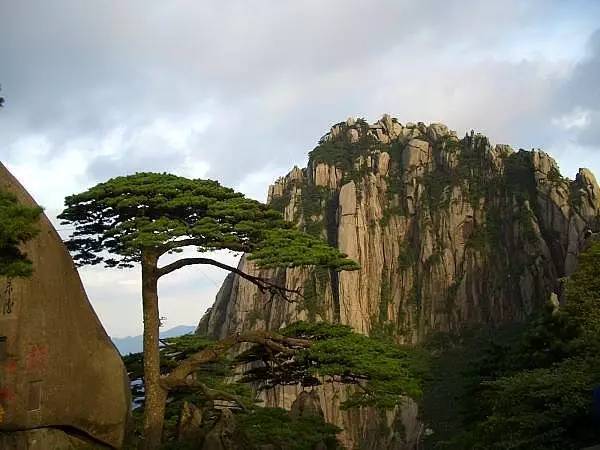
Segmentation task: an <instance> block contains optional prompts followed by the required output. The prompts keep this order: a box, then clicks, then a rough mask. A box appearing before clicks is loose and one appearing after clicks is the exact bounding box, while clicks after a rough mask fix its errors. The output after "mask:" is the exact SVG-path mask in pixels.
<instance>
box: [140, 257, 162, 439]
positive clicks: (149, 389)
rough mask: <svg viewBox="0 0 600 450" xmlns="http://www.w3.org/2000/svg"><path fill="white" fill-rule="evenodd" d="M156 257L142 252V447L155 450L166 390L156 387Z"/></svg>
mask: <svg viewBox="0 0 600 450" xmlns="http://www.w3.org/2000/svg"><path fill="white" fill-rule="evenodd" d="M157 265H158V256H157V255H156V254H153V253H150V252H144V253H143V255H142V300H143V310H144V390H145V391H144V395H145V406H144V437H143V443H142V449H144V450H157V449H158V448H159V447H160V444H161V438H162V429H163V422H164V416H165V403H166V400H167V392H166V390H164V389H163V388H162V387H161V386H160V353H159V341H158V338H159V327H160V316H159V311H158V274H157Z"/></svg>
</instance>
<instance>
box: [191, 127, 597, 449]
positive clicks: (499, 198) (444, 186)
mask: <svg viewBox="0 0 600 450" xmlns="http://www.w3.org/2000/svg"><path fill="white" fill-rule="evenodd" d="M269 202H270V203H271V205H272V206H273V207H275V208H277V209H279V210H280V211H282V212H283V214H284V215H285V217H286V219H288V220H291V221H294V222H295V223H297V224H298V225H299V226H300V227H301V228H303V229H304V230H306V231H308V232H310V233H315V234H319V235H322V236H323V237H324V238H326V239H327V240H328V241H329V242H330V243H331V244H332V245H336V246H337V247H338V248H339V249H340V250H342V251H343V252H345V253H347V254H348V255H349V256H350V257H352V258H353V259H355V260H356V261H358V262H359V263H360V265H361V270H360V271H355V272H342V273H336V272H328V271H323V270H319V269H289V270H280V271H258V270H257V269H256V268H255V267H254V266H253V265H252V263H251V262H250V261H248V260H247V259H245V258H242V260H241V262H240V268H241V269H242V270H245V271H249V272H251V273H254V274H260V275H262V276H270V277H273V278H276V279H278V280H280V281H281V282H284V283H285V284H286V286H287V287H289V288H298V287H300V288H303V289H304V298H303V299H301V300H300V301H299V302H298V303H287V302H276V301H273V302H269V301H265V300H266V299H265V298H263V296H262V295H261V294H260V292H258V291H257V290H256V289H255V288H254V286H252V285H250V284H249V283H247V282H245V281H243V280H241V279H240V278H238V277H236V276H232V275H230V276H228V277H227V279H226V280H225V283H224V284H223V286H222V288H221V290H220V291H219V294H218V296H217V299H216V301H215V304H214V305H213V307H212V308H211V310H210V311H209V312H207V314H206V315H205V316H204V317H203V318H202V320H201V322H200V324H199V327H198V332H201V333H208V334H210V335H213V336H216V337H223V336H225V335H227V334H229V333H231V332H235V331H240V330H244V329H251V328H258V327H267V328H271V329H277V328H279V327H280V326H283V325H285V324H289V323H291V322H294V321H297V320H329V321H339V322H341V323H344V324H348V325H351V326H352V327H354V328H355V329H356V330H358V331H360V332H363V333H369V334H380V335H381V334H385V335H387V336H390V337H393V338H394V339H396V341H397V342H399V343H416V342H419V341H421V340H422V339H423V338H424V337H426V336H427V335H428V334H429V333H430V332H432V331H455V330H459V329H461V328H462V327H464V326H465V325H467V324H474V323H490V324H498V323H507V322H514V321H520V320H523V319H524V318H526V317H527V316H528V315H529V314H530V313H531V312H533V311H534V310H535V309H536V307H538V306H539V305H541V304H543V303H544V302H546V301H547V300H548V299H549V298H550V297H551V296H552V295H554V296H555V297H558V298H559V299H560V297H561V281H560V279H561V278H562V277H564V276H567V275H569V274H570V273H571V272H572V271H573V270H574V267H575V264H576V258H577V255H578V253H579V251H580V249H581V248H582V245H583V243H584V240H585V236H586V234H587V233H589V232H595V231H598V229H599V227H600V220H599V211H600V190H599V188H598V184H597V183H596V180H595V179H594V176H593V175H592V174H591V173H590V172H589V171H588V170H586V169H580V171H579V173H578V174H577V175H576V177H575V180H569V179H567V178H564V177H563V176H562V175H561V174H560V172H559V170H558V167H557V165H556V163H555V161H554V160H553V159H552V158H551V157H550V156H548V155H547V154H546V153H544V152H542V151H538V150H535V151H524V150H519V151H513V149H511V148H510V147H509V146H507V145H491V144H490V143H489V141H488V139H487V138H486V137H485V136H482V135H480V134H475V133H473V132H471V133H469V134H468V135H466V136H465V137H464V138H462V139H459V137H458V136H457V135H456V133H454V132H452V131H451V130H449V129H448V128H447V127H446V126H445V125H442V124H431V125H428V126H427V125H425V124H424V123H422V122H419V123H417V124H414V123H407V124H405V125H402V124H400V123H399V122H398V121H397V120H396V119H393V118H391V117H389V116H387V115H386V116H384V117H383V118H382V119H381V120H379V121H377V122H376V123H374V124H368V123H367V122H365V121H363V120H353V119H349V120H348V121H346V122H341V123H339V124H336V125H334V126H333V127H332V128H331V131H330V132H329V133H327V134H326V135H325V136H323V138H321V140H320V142H319V145H318V146H317V147H316V148H315V149H314V150H313V151H312V152H311V153H310V157H309V163H308V166H307V167H306V168H305V169H299V168H294V169H293V170H292V171H291V172H290V173H289V174H288V175H287V176H285V177H283V178H280V179H278V180H277V181H276V182H275V184H274V185H273V186H271V187H270V188H269ZM325 391H326V389H325V388H323V389H322V390H321V394H320V395H322V396H323V398H322V405H321V406H322V408H323V410H324V413H325V416H326V419H327V420H328V421H330V422H333V423H335V424H337V425H339V426H341V427H342V428H344V429H345V431H344V442H345V443H346V445H347V446H348V447H349V448H354V447H355V446H357V445H358V442H363V443H364V442H365V441H369V440H370V439H371V438H370V437H369V436H368V434H369V430H368V429H369V424H368V423H367V420H370V419H372V417H370V418H369V419H361V418H357V417H356V415H360V414H367V416H368V415H369V414H371V413H366V412H364V411H361V412H360V413H357V414H355V415H354V416H353V415H352V414H353V413H350V412H341V411H340V410H339V408H338V406H339V398H340V397H343V393H341V394H340V393H335V394H334V393H327V394H325V393H324V392H325ZM286 392H288V394H286ZM338 394H339V395H338ZM266 395H267V396H268V397H269V399H270V401H269V404H273V405H277V406H285V407H288V408H289V407H290V405H291V402H292V401H293V400H294V398H295V397H294V393H292V392H291V388H290V387H286V388H285V389H281V390H280V391H278V392H271V393H267V394H266ZM288 396H291V399H289V398H288ZM336 405H337V406H336ZM410 411H411V407H408V408H407V407H405V408H402V410H401V411H398V412H397V414H396V413H395V415H394V414H392V415H391V416H390V417H386V418H385V420H383V421H382V423H383V424H384V425H388V426H390V427H391V426H392V425H393V423H394V422H398V420H400V419H402V417H404V416H403V415H406V414H411V412H410ZM390 414H391V413H390ZM413 416H414V417H413ZM399 418H400V419H399ZM401 422H402V420H401ZM410 424H412V425H410ZM407 425H408V426H407ZM370 426H371V427H372V426H373V424H371V425H370ZM401 428H403V429H404V434H405V435H410V436H411V439H408V440H406V439H405V440H404V444H402V445H403V446H393V445H392V444H389V442H387V441H386V442H385V443H382V442H379V443H375V444H373V446H372V447H369V448H381V449H385V448H413V447H411V445H413V444H412V443H411V442H415V439H416V440H418V435H419V434H420V432H421V425H420V424H419V423H418V421H417V420H416V412H414V411H413V415H412V416H411V417H404V418H403V426H402V427H401ZM415 436H416V437H415ZM409 441H410V442H409ZM361 448H364V446H363V447H361Z"/></svg>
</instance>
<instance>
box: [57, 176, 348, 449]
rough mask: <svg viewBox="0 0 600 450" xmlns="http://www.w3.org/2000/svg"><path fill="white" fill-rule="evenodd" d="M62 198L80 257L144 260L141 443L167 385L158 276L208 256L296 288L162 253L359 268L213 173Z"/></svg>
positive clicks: (160, 414)
mask: <svg viewBox="0 0 600 450" xmlns="http://www.w3.org/2000/svg"><path fill="white" fill-rule="evenodd" d="M65 206H66V208H65V210H64V211H63V212H62V214H61V215H60V216H59V218H60V219H62V220H63V223H64V224H71V225H73V226H74V227H75V230H74V232H73V235H72V237H71V239H70V240H69V241H68V243H67V246H68V247H69V249H70V250H71V251H73V252H74V258H75V260H76V262H77V263H78V264H80V265H86V264H100V263H104V264H105V265H106V266H107V267H120V268H124V267H132V266H133V265H135V264H140V265H141V269H142V301H143V316H144V379H145V395H146V402H145V405H146V406H145V416H144V438H145V440H144V447H145V448H146V449H152V450H153V449H156V448H158V446H159V445H160V440H161V432H162V428H163V421H164V411H165V402H166V398H167V393H168V386H167V385H166V384H165V382H164V380H163V381H162V382H161V376H160V362H159V359H160V358H159V331H158V330H159V326H160V320H159V318H160V315H159V308H158V280H159V279H160V278H162V277H164V276H166V275H168V274H170V273H172V272H174V271H176V270H178V269H180V268H183V267H186V266H191V265H198V264H205V265H206V264H207V265H212V266H216V267H219V268H221V269H224V270H227V271H230V272H233V273H236V274H237V275H238V276H240V277H242V278H244V279H245V280H247V281H249V282H251V283H253V284H255V285H256V286H258V288H259V289H260V290H261V291H263V292H267V293H270V294H271V298H275V297H281V298H283V299H286V300H288V301H289V300H290V299H291V298H292V297H293V296H294V295H296V294H299V291H298V290H296V289H289V288H286V287H284V286H280V285H278V284H277V283H274V282H273V281H271V280H269V279H266V278H262V277H257V276H253V275H251V274H248V273H245V272H243V271H241V270H239V269H238V268H236V267H232V266H229V265H227V264H223V263H221V262H219V261H217V260H215V259H212V258H208V257H184V258H180V259H177V260H175V261H174V262H171V263H169V264H166V265H163V266H159V258H160V257H161V256H163V255H166V254H177V253H180V252H181V251H182V250H183V249H184V248H190V247H195V248H196V249H197V251H198V252H199V253H206V252H209V251H213V250H223V249H225V250H230V251H234V252H247V253H252V256H251V257H250V258H251V259H252V260H253V261H254V262H255V263H256V264H257V265H258V266H259V267H265V268H268V267H296V266H304V265H319V266H325V267H328V268H330V269H335V270H345V269H356V268H357V265H356V263H354V262H353V261H351V260H349V259H347V258H345V255H342V254H340V253H339V252H338V251H337V250H336V249H334V248H332V247H330V246H329V245H327V244H326V243H325V242H323V241H321V240H320V239H317V238H314V237H311V236H309V235H306V234H304V233H301V232H299V231H297V230H295V229H294V228H293V227H292V225H291V224H289V223H287V222H285V221H283V219H282V217H281V215H280V214H279V213H278V212H276V211H274V210H272V209H270V208H269V207H267V206H266V205H264V204H262V203H260V202H257V201H255V200H251V199H247V198H245V197H244V196H243V195H242V194H240V193H238V192H235V191H234V190H232V189H229V188H226V187H223V186H221V185H220V184H219V183H217V182H216V181H211V180H191V179H187V178H183V177H179V176H175V175H170V174H165V173H163V174H158V173H137V174H135V175H130V176H124V177H117V178H113V179H111V180H108V181H107V182H105V183H100V184H98V185H96V186H94V187H92V188H90V189H89V190H87V191H85V192H83V193H80V194H77V195H72V196H69V197H67V198H66V199H65ZM262 339H264V338H262ZM176 370H178V369H176ZM176 370H175V371H174V372H176ZM172 378H175V377H172Z"/></svg>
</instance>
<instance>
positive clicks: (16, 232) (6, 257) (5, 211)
mask: <svg viewBox="0 0 600 450" xmlns="http://www.w3.org/2000/svg"><path fill="white" fill-rule="evenodd" d="M41 214H42V208H40V207H37V206H34V207H31V206H26V205H23V204H22V203H20V202H19V201H18V200H17V197H16V196H15V195H13V194H11V193H9V192H6V191H4V190H1V189H0V276H5V277H9V278H10V277H26V276H29V275H31V273H32V272H33V265H32V263H31V261H30V260H29V259H28V258H27V255H26V254H25V253H24V252H23V251H22V250H21V248H20V246H21V245H22V244H23V243H25V242H27V241H28V240H30V239H32V238H34V237H35V236H37V234H38V233H39V231H40V230H39V218H40V215H41Z"/></svg>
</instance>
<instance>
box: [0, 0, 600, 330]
mask: <svg viewBox="0 0 600 450" xmlns="http://www.w3.org/2000/svg"><path fill="white" fill-rule="evenodd" d="M0 17H1V18H2V24H1V25H0V83H2V89H3V90H2V92H3V95H4V97H5V98H6V107H5V108H4V109H3V110H2V111H1V112H0V136H1V140H0V160H1V161H2V162H3V163H5V164H6V165H7V166H8V167H9V168H10V169H11V170H12V171H13V172H14V174H15V175H16V176H17V177H18V178H19V179H20V180H21V181H22V182H23V184H24V185H25V186H26V187H27V188H28V189H29V190H30V192H31V193H32V194H33V195H34V196H35V197H36V199H37V200H38V201H39V202H40V203H41V204H42V205H44V206H45V207H46V209H47V212H48V213H49V215H51V216H52V215H55V214H56V213H57V212H58V211H59V210H60V209H61V206H62V202H63V198H64V197H65V195H67V194H71V193H75V192H78V191H80V190H82V189H84V188H86V187H89V186H91V185H93V184H94V183H97V182H99V181H104V180H106V179H107V178H109V177H112V176H116V175H122V174H125V173H131V172H135V171H141V170H156V171H169V172H173V173H177V174H181V175H185V176H190V177H208V178H215V179H218V180H220V181H221V182H222V183H224V184H227V185H230V186H233V187H235V188H237V189H239V190H242V191H243V192H245V193H247V194H248V195H249V196H251V197H254V198H257V199H261V200H264V198H265V193H266V189H267V185H268V184H269V183H270V182H271V181H272V180H273V179H274V178H276V177H277V176H279V175H282V174H284V173H286V172H287V171H288V170H289V169H290V168H291V167H292V166H293V165H295V164H296V165H301V166H302V165H304V164H305V162H306V158H307V156H306V155H307V152H308V151H309V150H311V149H312V148H313V147H314V145H315V143H316V141H317V140H318V139H319V137H320V136H322V135H323V134H324V133H325V132H326V131H327V130H328V128H329V126H330V125H331V124H332V123H335V122H339V121H341V120H344V119H345V118H346V117H348V116H355V117H365V118H367V119H368V120H370V121H373V120H376V119H377V118H379V117H380V116H381V115H382V114H383V113H384V112H388V113H390V114H392V115H393V116H395V117H397V118H398V119H399V120H400V121H401V122H406V121H424V122H444V123H446V124H448V125H449V127H450V128H452V129H455V130H457V131H458V132H459V133H464V132H465V131H467V130H470V129H475V130H477V131H480V132H483V133H485V134H487V135H488V136H489V137H490V138H491V140H492V141H493V142H497V143H508V144H511V145H513V146H515V147H523V148H527V149H530V148H532V147H536V148H538V147H539V148H542V149H544V150H545V151H547V152H548V153H550V154H552V155H553V156H554V157H555V158H556V159H557V160H558V162H559V164H560V166H561V168H562V170H563V173H564V174H565V175H567V176H570V177H573V176H574V174H575V173H576V171H577V168H578V167H589V168H591V169H592V170H593V171H595V173H600V1H597V0H589V1H583V0H582V1H577V0H571V1H568V2H567V1H549V0H548V1H542V0H532V1H524V0H501V1H490V0H488V1H481V0H473V1H471V0H461V1H452V0H440V1H433V0H420V1H402V0H376V1H364V0H343V1H342V0H302V1H286V0H283V1H282V0H270V1H267V0H255V1H242V0H229V1H227V2H208V1H204V0H202V1H198V0H196V1H191V0H189V1H183V0H171V1H159V0H127V1H121V0H86V1H81V0H53V1H47V0H38V1H33V0H19V1H14V0H0ZM61 234H62V235H63V236H67V235H68V230H64V229H63V230H61ZM223 258H225V259H227V260H228V261H232V260H233V257H232V256H230V255H224V256H223ZM81 272H82V275H83V279H84V284H85V285H86V288H87V290H88V294H89V296H90V299H91V301H92V303H93V305H94V307H95V309H96V311H97V312H98V314H99V316H100V318H101V320H102V321H103V323H104V325H105V326H106V328H107V330H108V332H109V333H110V334H112V335H114V336H123V335H127V334H138V333H139V332H140V331H141V328H142V322H141V311H140V294H139V281H138V280H139V274H138V273H137V272H136V271H118V270H101V269H98V268H94V269H83V270H82V271H81ZM223 276H224V274H223V273H220V272H218V270H216V269H215V270H212V269H205V268H202V269H198V268H190V269H189V270H186V271H181V273H177V274H173V275H171V278H169V279H167V280H165V281H162V284H161V313H162V315H163V316H165V317H166V318H167V323H166V325H167V327H171V326H176V325H179V324H194V323H196V322H197V321H198V319H199V318H200V316H201V315H202V313H203V312H204V310H205V309H206V308H207V307H208V306H209V305H210V304H211V303H212V300H213V298H214V294H215V293H216V291H217V288H218V285H219V284H220V282H221V280H222V278H223Z"/></svg>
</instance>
